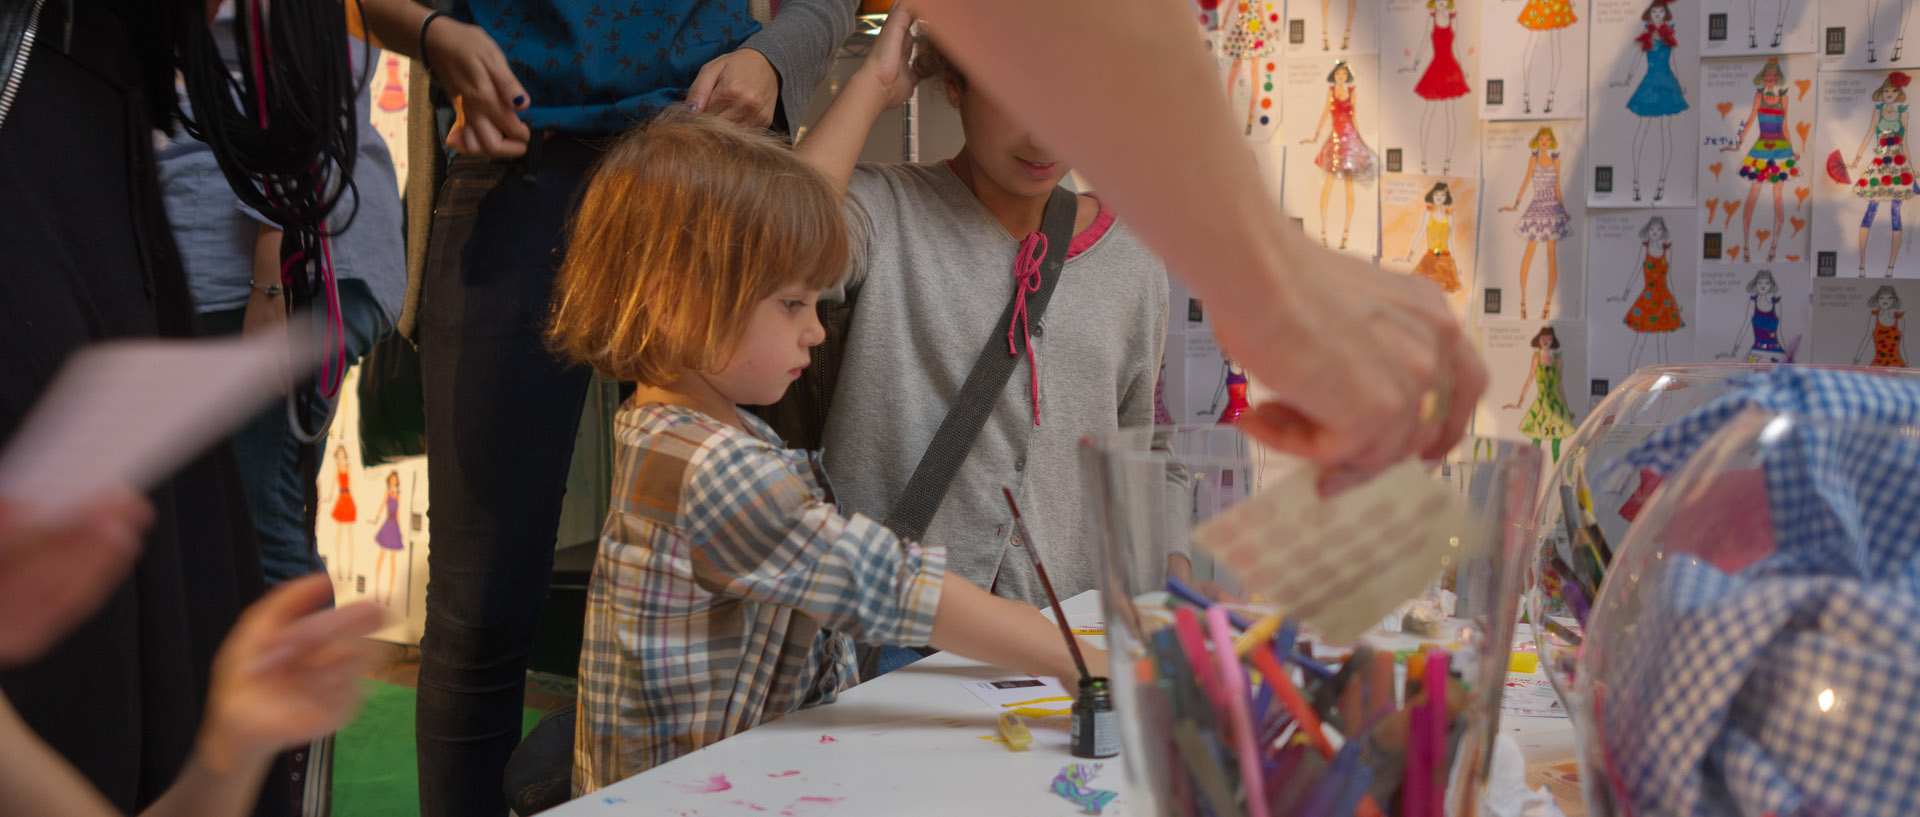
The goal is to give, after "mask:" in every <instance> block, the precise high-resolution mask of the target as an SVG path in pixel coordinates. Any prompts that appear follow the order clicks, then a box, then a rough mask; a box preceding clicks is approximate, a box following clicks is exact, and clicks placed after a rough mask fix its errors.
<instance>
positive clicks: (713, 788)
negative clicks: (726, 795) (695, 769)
mask: <svg viewBox="0 0 1920 817" xmlns="http://www.w3.org/2000/svg"><path fill="white" fill-rule="evenodd" d="M673 785H674V787H675V788H677V789H679V790H681V791H684V792H686V793H688V794H713V793H716V792H723V791H726V790H728V789H731V788H733V784H732V783H730V782H727V776H726V774H725V773H721V774H716V775H714V776H712V777H709V778H707V779H705V780H699V781H692V782H687V783H675V784H673Z"/></svg>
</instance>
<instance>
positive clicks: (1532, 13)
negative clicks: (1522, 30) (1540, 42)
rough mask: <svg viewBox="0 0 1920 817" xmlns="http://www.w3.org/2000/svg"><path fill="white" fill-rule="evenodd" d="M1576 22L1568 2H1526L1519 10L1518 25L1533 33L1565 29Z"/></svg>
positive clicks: (1553, 0) (1544, 0)
mask: <svg viewBox="0 0 1920 817" xmlns="http://www.w3.org/2000/svg"><path fill="white" fill-rule="evenodd" d="M1575 22H1578V19H1577V18H1575V17H1574V16H1573V3H1572V2H1570V0H1528V2H1527V5H1526V8H1523V9H1521V10H1520V25H1521V26H1523V27H1526V28H1529V29H1532V30H1534V31H1551V30H1553V29H1556V28H1566V27H1567V26H1570V25H1573V24H1574V23H1575Z"/></svg>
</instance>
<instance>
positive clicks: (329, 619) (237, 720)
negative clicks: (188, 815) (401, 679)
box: [199, 574, 383, 770]
mask: <svg viewBox="0 0 1920 817" xmlns="http://www.w3.org/2000/svg"><path fill="white" fill-rule="evenodd" d="M332 594H333V588H332V585H330V584H329V583H328V582H327V578H326V576H324V575H322V574H314V575H311V576H306V577H304V578H300V579H295V580H293V581H290V582H286V583H284V584H282V585H280V586H279V587H276V588H274V589H273V590H272V591H271V592H269V593H267V595H266V596H265V597H264V598H261V599H260V600H259V601H257V602H254V604H253V605H252V606H250V607H248V608H247V609H246V611H245V612H243V613H241V614H240V621H239V622H238V623H237V624H235V625H234V628H233V632H232V633H230V634H228V636H227V640H226V642H225V643H223V644H221V646H220V652H219V654H217V655H215V656H214V659H213V680H212V683H211V685H210V689H209V690H208V693H207V714H206V718H205V719H204V720H203V721H202V722H201V727H200V736H199V748H200V752H201V756H202V757H203V758H204V759H205V761H206V762H207V764H208V765H209V766H210V767H212V768H214V769H216V770H227V769H232V768H235V767H238V766H243V765H244V764H246V763H249V762H253V761H257V760H259V759H261V758H264V757H267V756H270V755H273V754H275V753H277V752H280V751H281V750H283V749H286V748H289V747H292V746H298V745H301V744H304V743H307V742H308V741H311V740H313V739H314V738H317V737H320V736H321V735H325V734H328V733H330V732H334V731H336V730H338V729H339V728H340V727H342V726H345V725H346V723H347V721H348V720H350V719H351V718H352V717H353V713H354V711H355V710H356V709H357V708H358V706H359V702H360V693H359V687H358V683H359V677H360V675H361V673H363V672H365V671H366V669H367V667H368V666H369V665H371V664H372V662H373V652H372V651H373V645H372V644H371V643H369V642H367V641H366V640H365V638H364V636H366V635H369V634H371V633H372V632H373V631H374V630H377V629H379V628H380V624H381V621H382V619H383V614H382V613H381V612H380V608H378V607H376V606H374V605H373V603H372V602H360V603H358V604H350V605H347V606H345V607H339V608H335V609H331V610H329V609H325V608H326V605H327V602H328V600H329V599H331V598H332Z"/></svg>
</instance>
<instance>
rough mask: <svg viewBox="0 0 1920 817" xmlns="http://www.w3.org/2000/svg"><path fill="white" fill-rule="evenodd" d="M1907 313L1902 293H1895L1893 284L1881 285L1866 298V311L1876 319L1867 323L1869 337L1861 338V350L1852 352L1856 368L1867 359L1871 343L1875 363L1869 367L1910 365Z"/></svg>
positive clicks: (1902, 366) (1901, 366) (1867, 335)
mask: <svg viewBox="0 0 1920 817" xmlns="http://www.w3.org/2000/svg"><path fill="white" fill-rule="evenodd" d="M1904 310H1905V307H1904V306H1902V305H1901V303H1900V294H1899V293H1897V292H1894V291H1893V285H1892V284H1887V285H1884V286H1881V287H1880V288H1879V289H1877V290H1875V291H1874V293H1873V295H1872V296H1871V297H1869V298H1867V311H1868V312H1870V313H1872V315H1873V319H1872V320H1870V321H1868V323H1867V334H1866V335H1864V336H1862V337H1861V338H1860V346H1859V348H1857V349H1855V350H1854V351H1853V363H1854V365H1856V366H1857V365H1859V364H1860V360H1861V358H1864V357H1866V351H1867V342H1868V341H1872V342H1873V360H1872V361H1870V362H1869V363H1867V365H1868V366H1893V367H1896V368H1904V367H1905V366H1906V365H1907V342H1906V329H1907V321H1906V318H1907V313H1906V312H1905V311H1904Z"/></svg>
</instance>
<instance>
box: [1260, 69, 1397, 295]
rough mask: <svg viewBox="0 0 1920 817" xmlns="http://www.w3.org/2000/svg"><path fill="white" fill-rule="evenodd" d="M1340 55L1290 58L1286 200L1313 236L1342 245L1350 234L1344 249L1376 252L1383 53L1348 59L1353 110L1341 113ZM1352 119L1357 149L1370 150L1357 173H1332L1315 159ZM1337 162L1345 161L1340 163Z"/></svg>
mask: <svg viewBox="0 0 1920 817" xmlns="http://www.w3.org/2000/svg"><path fill="white" fill-rule="evenodd" d="M1335 62H1336V58H1334V57H1331V56H1317V55H1316V56H1308V57H1292V58H1289V59H1288V60H1287V62H1286V64H1285V65H1284V66H1283V68H1284V69H1285V70H1286V82H1287V87H1286V90H1287V103H1286V105H1287V112H1288V113H1287V122H1286V126H1285V133H1284V134H1282V138H1283V139H1285V140H1286V146H1287V151H1286V184H1285V191H1284V192H1285V199H1284V201H1285V203H1286V210H1287V213H1288V214H1289V215H1291V216H1293V217H1295V218H1299V219H1301V220H1302V224H1301V226H1302V229H1304V230H1306V233H1307V235H1308V236H1309V237H1310V238H1312V239H1313V240H1316V241H1317V240H1320V239H1321V238H1323V237H1324V238H1325V239H1326V244H1327V246H1329V247H1333V248H1339V247H1340V245H1341V237H1342V236H1343V235H1344V236H1345V237H1346V247H1345V249H1344V250H1342V251H1343V252H1345V253H1347V254H1349V255H1353V256H1355V257H1358V258H1365V259H1369V260H1371V259H1373V258H1375V257H1376V256H1377V255H1378V253H1379V251H1380V171H1381V158H1380V152H1379V145H1380V98H1379V95H1378V92H1377V89H1378V88H1379V87H1380V82H1379V79H1380V77H1379V61H1378V60H1377V59H1375V58H1374V57H1371V56H1368V57H1356V58H1354V59H1353V60H1352V61H1350V62H1348V63H1346V64H1345V65H1346V67H1347V68H1348V69H1349V70H1350V71H1351V73H1352V74H1353V85H1352V86H1351V87H1352V98H1351V99H1352V105H1353V113H1352V115H1351V117H1349V116H1348V115H1347V114H1345V113H1344V112H1342V113H1340V114H1339V115H1337V116H1336V115H1335V114H1334V113H1333V110H1334V107H1333V102H1332V99H1331V97H1330V92H1329V89H1331V88H1332V86H1333V84H1332V83H1330V82H1328V81H1327V77H1328V76H1329V75H1330V74H1331V73H1332V71H1333V69H1334V64H1335ZM1343 93H1344V92H1343ZM1342 109H1343V111H1344V106H1342ZM1348 119H1350V120H1351V122H1352V127H1353V129H1354V131H1355V132H1357V133H1358V135H1359V138H1360V144H1358V145H1354V149H1353V151H1352V152H1351V153H1350V155H1354V156H1364V160H1363V161H1355V162H1354V164H1356V165H1364V169H1362V170H1360V171H1359V172H1356V173H1352V174H1350V175H1340V174H1335V173H1329V172H1327V171H1326V170H1325V169H1324V168H1322V167H1321V166H1319V165H1317V164H1316V163H1315V159H1316V158H1318V156H1319V155H1320V152H1321V151H1322V150H1323V149H1325V148H1326V147H1327V146H1328V145H1329V144H1331V143H1332V140H1333V139H1334V133H1335V131H1336V130H1337V129H1338V128H1339V126H1340V125H1341V124H1342V122H1343V121H1345V120H1348ZM1316 128H1318V131H1319V132H1318V133H1315V129H1316ZM1316 137H1317V138H1316ZM1347 144H1353V143H1352V142H1348V143H1347ZM1331 155H1332V154H1330V156H1331ZM1334 166H1336V167H1343V165H1340V164H1337V163H1336V164H1335V165H1334ZM1349 207H1351V208H1352V211H1351V217H1349V215H1348V208H1349ZM1349 218H1350V220H1349Z"/></svg>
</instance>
